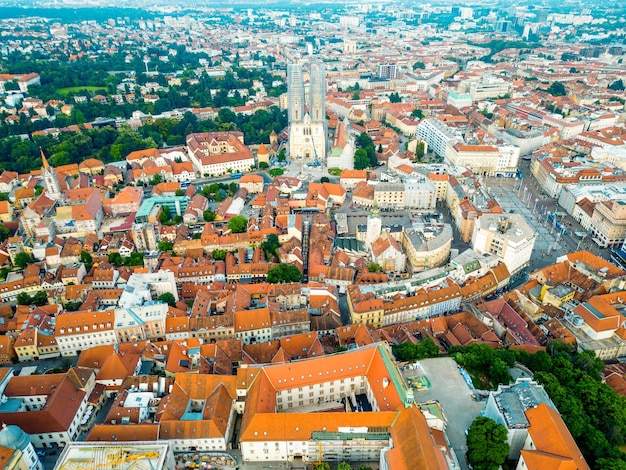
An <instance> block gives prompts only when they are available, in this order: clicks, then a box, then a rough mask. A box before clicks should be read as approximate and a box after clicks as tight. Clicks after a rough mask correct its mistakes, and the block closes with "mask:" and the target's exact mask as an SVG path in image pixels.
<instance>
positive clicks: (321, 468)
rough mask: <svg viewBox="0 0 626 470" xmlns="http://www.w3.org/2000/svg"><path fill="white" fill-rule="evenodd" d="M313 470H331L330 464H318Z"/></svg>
mask: <svg viewBox="0 0 626 470" xmlns="http://www.w3.org/2000/svg"><path fill="white" fill-rule="evenodd" d="M313 468H314V470H331V468H330V464H329V463H328V462H322V463H316V464H314V466H313Z"/></svg>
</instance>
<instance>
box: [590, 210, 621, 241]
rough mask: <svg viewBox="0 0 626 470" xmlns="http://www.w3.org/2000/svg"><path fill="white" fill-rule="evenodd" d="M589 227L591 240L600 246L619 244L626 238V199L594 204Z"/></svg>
mask: <svg viewBox="0 0 626 470" xmlns="http://www.w3.org/2000/svg"><path fill="white" fill-rule="evenodd" d="M590 229H591V236H592V237H593V241H595V242H596V243H597V244H598V245H599V246H601V247H602V248H606V247H609V246H621V245H622V244H623V243H624V240H626V200H617V201H602V202H600V203H598V204H596V206H595V209H594V211H593V215H592V216H591V226H590Z"/></svg>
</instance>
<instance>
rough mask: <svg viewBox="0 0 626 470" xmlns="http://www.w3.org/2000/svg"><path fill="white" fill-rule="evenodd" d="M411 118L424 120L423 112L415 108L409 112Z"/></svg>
mask: <svg viewBox="0 0 626 470" xmlns="http://www.w3.org/2000/svg"><path fill="white" fill-rule="evenodd" d="M411 117H414V118H417V119H424V111H422V110H421V109H419V108H415V109H414V110H413V111H411Z"/></svg>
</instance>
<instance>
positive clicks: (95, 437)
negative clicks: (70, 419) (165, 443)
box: [87, 423, 159, 441]
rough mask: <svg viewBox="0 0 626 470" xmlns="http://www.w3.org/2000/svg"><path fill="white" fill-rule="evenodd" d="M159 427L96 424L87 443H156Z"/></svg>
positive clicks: (150, 425)
mask: <svg viewBox="0 0 626 470" xmlns="http://www.w3.org/2000/svg"><path fill="white" fill-rule="evenodd" d="M158 437H159V425H158V424H157V423H155V424H128V425H123V426H122V425H120V424H97V425H95V426H94V427H93V429H92V430H91V432H90V433H89V435H88V436H87V441H156V440H157V439H158Z"/></svg>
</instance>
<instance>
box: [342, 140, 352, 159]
mask: <svg viewBox="0 0 626 470" xmlns="http://www.w3.org/2000/svg"><path fill="white" fill-rule="evenodd" d="M341 156H342V157H349V158H353V157H354V147H352V143H351V142H347V143H346V145H345V146H344V147H343V150H342V151H341Z"/></svg>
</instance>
